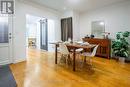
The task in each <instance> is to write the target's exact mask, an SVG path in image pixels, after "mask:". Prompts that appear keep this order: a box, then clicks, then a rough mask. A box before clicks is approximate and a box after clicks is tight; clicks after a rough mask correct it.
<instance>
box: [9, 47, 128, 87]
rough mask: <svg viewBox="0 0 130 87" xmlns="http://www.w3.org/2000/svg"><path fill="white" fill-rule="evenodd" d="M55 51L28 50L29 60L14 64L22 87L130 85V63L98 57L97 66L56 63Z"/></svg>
mask: <svg viewBox="0 0 130 87" xmlns="http://www.w3.org/2000/svg"><path fill="white" fill-rule="evenodd" d="M54 60H55V59H54V53H49V52H45V51H39V50H35V49H29V50H28V58H27V61H25V62H21V63H17V64H11V65H10V67H11V70H12V72H13V75H14V77H15V79H16V82H17V84H18V87H130V63H126V64H122V63H119V62H117V61H115V60H108V59H104V58H98V57H95V58H94V59H93V66H94V68H92V69H90V70H77V71H76V72H73V70H72V68H69V67H67V66H63V65H59V64H58V65H55V62H54Z"/></svg>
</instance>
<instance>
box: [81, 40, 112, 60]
mask: <svg viewBox="0 0 130 87" xmlns="http://www.w3.org/2000/svg"><path fill="white" fill-rule="evenodd" d="M83 41H84V42H88V43H90V44H99V47H98V49H97V53H96V56H100V57H105V58H110V54H111V40H110V39H99V38H83Z"/></svg>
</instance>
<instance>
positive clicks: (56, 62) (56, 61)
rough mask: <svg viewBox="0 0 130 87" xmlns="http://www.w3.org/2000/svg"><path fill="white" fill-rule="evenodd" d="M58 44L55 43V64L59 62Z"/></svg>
mask: <svg viewBox="0 0 130 87" xmlns="http://www.w3.org/2000/svg"><path fill="white" fill-rule="evenodd" d="M57 47H58V46H57V45H55V64H57Z"/></svg>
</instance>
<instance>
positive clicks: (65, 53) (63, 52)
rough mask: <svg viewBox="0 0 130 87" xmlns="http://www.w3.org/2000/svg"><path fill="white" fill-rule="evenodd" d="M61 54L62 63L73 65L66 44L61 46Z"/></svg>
mask: <svg viewBox="0 0 130 87" xmlns="http://www.w3.org/2000/svg"><path fill="white" fill-rule="evenodd" d="M59 52H60V53H61V58H60V63H65V64H66V63H68V64H70V63H71V59H70V52H69V50H68V48H67V46H66V45H65V43H60V44H59Z"/></svg>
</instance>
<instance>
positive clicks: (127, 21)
mask: <svg viewBox="0 0 130 87" xmlns="http://www.w3.org/2000/svg"><path fill="white" fill-rule="evenodd" d="M99 20H104V21H105V30H106V32H110V33H111V35H110V37H111V38H114V37H115V34H116V32H119V31H130V1H126V2H124V3H117V4H114V5H111V6H108V7H104V8H101V9H97V10H95V11H89V12H86V13H82V14H80V38H82V37H84V36H85V35H87V34H91V22H92V21H99Z"/></svg>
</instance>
